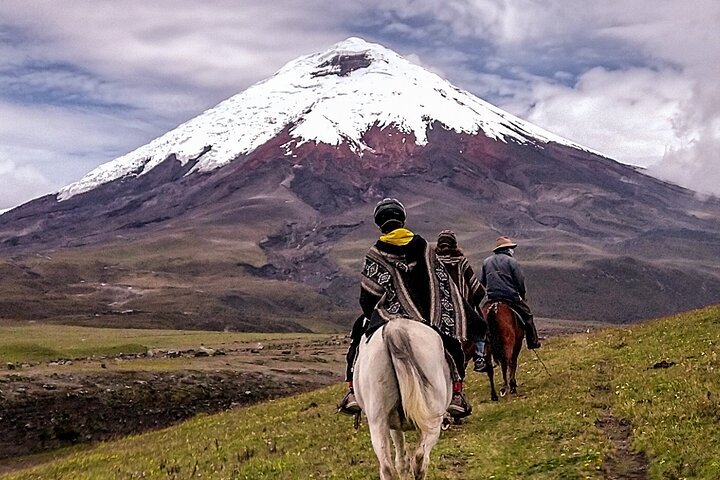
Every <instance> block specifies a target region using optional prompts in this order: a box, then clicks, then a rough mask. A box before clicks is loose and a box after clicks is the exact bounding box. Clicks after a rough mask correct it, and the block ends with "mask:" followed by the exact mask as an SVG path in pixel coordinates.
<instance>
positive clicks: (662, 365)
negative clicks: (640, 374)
mask: <svg viewBox="0 0 720 480" xmlns="http://www.w3.org/2000/svg"><path fill="white" fill-rule="evenodd" d="M673 365H675V362H668V361H667V360H663V361H661V362H657V363H656V364H654V365H653V366H652V368H670V367H672V366H673Z"/></svg>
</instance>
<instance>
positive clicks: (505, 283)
mask: <svg viewBox="0 0 720 480" xmlns="http://www.w3.org/2000/svg"><path fill="white" fill-rule="evenodd" d="M480 283H482V284H483V285H484V286H485V290H486V291H487V297H488V300H512V301H515V302H517V301H519V300H520V301H522V300H524V299H525V276H524V275H523V273H522V270H521V269H520V265H519V264H518V262H517V260H515V259H514V258H513V257H512V256H511V255H509V254H508V252H507V251H505V250H500V251H498V252H496V253H495V254H493V255H491V256H489V257H488V258H486V259H485V261H484V262H483V266H482V269H481V270H480Z"/></svg>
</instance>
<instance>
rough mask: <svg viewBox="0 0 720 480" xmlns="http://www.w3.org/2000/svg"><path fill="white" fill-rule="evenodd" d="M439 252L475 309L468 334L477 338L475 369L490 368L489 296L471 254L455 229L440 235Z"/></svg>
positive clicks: (437, 249)
mask: <svg viewBox="0 0 720 480" xmlns="http://www.w3.org/2000/svg"><path fill="white" fill-rule="evenodd" d="M435 254H436V255H437V256H438V259H439V260H440V261H441V262H442V264H443V265H445V268H446V269H447V271H448V273H449V274H450V277H451V278H452V279H453V282H455V285H457V287H458V290H460V295H462V297H463V298H464V299H465V301H466V302H467V304H468V305H470V307H471V308H472V309H473V310H474V312H473V313H475V314H476V319H477V320H479V321H472V320H473V317H472V316H470V318H468V320H469V321H470V322H469V323H468V337H470V339H471V340H472V341H473V342H475V355H474V358H473V360H474V366H473V370H475V371H476V372H487V371H488V370H489V369H490V368H492V364H491V361H490V355H489V352H485V344H486V341H487V339H486V336H487V323H486V322H485V319H484V318H483V317H482V313H481V312H482V303H483V299H484V298H485V288H484V287H483V286H482V284H481V283H480V281H479V280H478V278H477V276H476V275H475V272H474V271H473V268H472V267H471V266H470V262H468V259H467V257H465V254H463V252H462V250H460V248H459V247H458V243H457V237H456V236H455V232H453V231H452V230H443V231H442V232H440V234H439V235H438V239H437V243H436V244H435Z"/></svg>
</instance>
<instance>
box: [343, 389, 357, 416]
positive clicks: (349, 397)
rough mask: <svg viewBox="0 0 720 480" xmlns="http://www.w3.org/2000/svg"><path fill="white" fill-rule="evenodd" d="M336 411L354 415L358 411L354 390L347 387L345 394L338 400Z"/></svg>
mask: <svg viewBox="0 0 720 480" xmlns="http://www.w3.org/2000/svg"><path fill="white" fill-rule="evenodd" d="M337 408H338V412H340V413H345V414H347V415H355V414H357V413H360V412H361V410H360V405H359V404H358V402H357V399H356V398H355V392H354V391H353V389H352V388H349V389H348V392H347V393H346V394H345V396H344V397H343V399H342V400H341V401H340V403H339V404H338V406H337Z"/></svg>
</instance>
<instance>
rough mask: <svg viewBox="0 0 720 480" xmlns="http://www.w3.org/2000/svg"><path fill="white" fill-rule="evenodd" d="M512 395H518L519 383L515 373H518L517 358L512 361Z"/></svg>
mask: <svg viewBox="0 0 720 480" xmlns="http://www.w3.org/2000/svg"><path fill="white" fill-rule="evenodd" d="M509 367H510V393H512V394H513V395H514V394H516V393H517V382H516V381H515V372H516V371H517V357H513V358H511V359H510V365H509Z"/></svg>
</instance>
